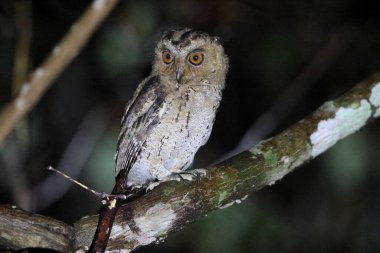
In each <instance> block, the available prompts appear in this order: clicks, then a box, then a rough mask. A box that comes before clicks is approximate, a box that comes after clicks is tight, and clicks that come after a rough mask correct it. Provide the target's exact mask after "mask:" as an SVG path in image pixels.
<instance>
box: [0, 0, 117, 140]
mask: <svg viewBox="0 0 380 253" xmlns="http://www.w3.org/2000/svg"><path fill="white" fill-rule="evenodd" d="M117 2H118V0H94V1H93V3H92V4H91V6H90V7H88V9H87V10H86V11H85V12H84V13H83V14H82V16H81V17H80V18H79V20H78V21H77V22H75V23H74V24H73V25H72V26H71V28H70V30H69V32H68V33H67V34H66V35H65V36H64V37H63V38H62V40H61V41H60V42H59V43H58V44H57V45H56V46H55V47H54V49H53V51H52V52H51V53H50V55H49V56H48V57H47V58H46V59H45V60H44V62H43V63H42V64H41V65H40V66H39V67H38V68H37V69H36V70H34V71H33V72H32V73H31V74H30V76H29V78H28V81H27V82H26V83H24V84H23V85H22V87H21V89H20V92H19V94H18V96H17V97H16V98H15V99H13V100H12V101H11V102H10V103H9V104H8V105H6V106H5V107H4V108H3V109H2V111H1V112H0V143H2V142H3V141H4V139H5V138H6V137H7V136H8V134H9V133H10V132H11V131H12V130H13V129H14V128H15V126H16V125H17V123H18V122H19V121H20V120H21V119H22V118H23V117H24V116H25V115H26V114H27V113H28V112H29V111H30V110H31V109H32V108H33V107H34V105H35V104H36V103H37V102H38V101H39V99H40V98H41V97H42V95H43V94H44V93H45V92H46V91H47V90H48V88H49V87H50V86H51V84H52V82H53V81H54V80H55V79H56V78H57V77H58V75H59V74H60V73H61V72H62V70H63V69H64V68H65V67H66V66H67V65H68V64H69V63H70V62H71V61H72V60H73V59H74V58H75V57H76V56H77V54H78V53H79V52H80V50H81V49H82V47H83V46H84V45H85V44H86V42H87V41H88V39H89V38H90V36H91V35H92V33H93V32H94V31H95V30H96V28H97V27H98V26H99V24H100V23H101V21H103V20H104V18H105V17H106V16H107V14H108V13H109V12H110V11H111V10H112V9H113V7H114V6H115V5H116V3H117Z"/></svg>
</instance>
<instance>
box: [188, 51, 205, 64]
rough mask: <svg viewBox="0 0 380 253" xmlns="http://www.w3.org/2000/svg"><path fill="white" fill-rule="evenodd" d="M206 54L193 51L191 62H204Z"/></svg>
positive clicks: (190, 57)
mask: <svg viewBox="0 0 380 253" xmlns="http://www.w3.org/2000/svg"><path fill="white" fill-rule="evenodd" d="M203 59H204V55H203V54H202V53H201V52H195V53H191V54H190V56H189V62H190V63H191V64H193V65H200V64H201V63H202V62H203Z"/></svg>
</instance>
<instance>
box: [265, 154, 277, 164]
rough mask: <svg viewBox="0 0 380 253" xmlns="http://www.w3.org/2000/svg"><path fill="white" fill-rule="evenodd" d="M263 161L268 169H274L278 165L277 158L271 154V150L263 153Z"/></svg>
mask: <svg viewBox="0 0 380 253" xmlns="http://www.w3.org/2000/svg"><path fill="white" fill-rule="evenodd" d="M264 159H265V163H266V165H268V166H270V167H276V166H277V165H278V156H277V154H276V153H273V151H272V150H268V151H267V152H265V153H264Z"/></svg>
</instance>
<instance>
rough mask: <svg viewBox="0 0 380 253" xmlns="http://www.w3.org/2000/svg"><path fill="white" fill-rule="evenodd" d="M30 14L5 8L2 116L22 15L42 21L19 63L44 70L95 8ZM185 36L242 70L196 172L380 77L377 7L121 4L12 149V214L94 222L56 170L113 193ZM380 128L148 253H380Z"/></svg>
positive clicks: (39, 9)
mask: <svg viewBox="0 0 380 253" xmlns="http://www.w3.org/2000/svg"><path fill="white" fill-rule="evenodd" d="M28 2H29V1H0V106H3V105H4V104H6V103H7V102H8V101H10V99H11V97H12V89H14V88H13V87H14V85H13V84H12V82H13V77H12V75H13V71H14V68H13V65H14V62H15V56H14V55H15V44H16V41H17V38H18V34H19V33H20V25H17V22H16V16H17V15H16V14H18V16H21V17H25V18H26V19H27V20H28V15H30V19H29V21H30V24H31V28H30V32H31V43H30V53H29V54H24V55H23V56H21V57H27V56H28V55H29V59H28V60H27V61H28V62H29V66H30V68H29V69H34V68H35V67H37V66H38V65H39V64H40V63H41V61H42V60H43V59H44V58H45V57H46V56H47V55H48V54H49V52H50V51H51V50H52V48H53V47H54V45H55V43H56V42H57V41H58V40H59V39H60V38H61V37H62V36H63V34H64V33H65V32H66V31H68V30H69V28H70V25H71V24H72V23H73V22H74V21H75V20H76V19H77V18H78V17H79V16H80V14H81V13H82V12H83V10H84V9H85V8H86V6H88V4H89V3H90V1H58V0H51V1H30V2H29V3H31V4H30V6H29V7H28ZM15 4H19V5H21V6H24V7H25V6H27V7H26V8H22V7H21V10H20V8H18V7H17V8H16V7H15ZM178 26H185V27H192V28H195V29H198V30H202V31H205V32H207V33H210V34H212V35H217V36H219V37H220V38H221V41H222V42H223V45H224V46H225V50H226V52H227V54H228V56H229V58H230V63H231V68H230V71H229V73H228V77H227V88H226V90H225V92H224V99H223V101H222V104H221V108H220V110H219V112H218V116H217V120H216V124H215V126H214V131H213V134H212V136H211V138H210V141H209V142H208V144H207V145H206V146H205V147H204V148H202V149H201V151H200V152H199V153H198V155H197V157H196V162H195V166H196V167H199V166H207V165H209V164H211V163H213V162H215V161H217V160H220V159H223V158H225V157H226V156H228V155H226V154H228V153H229V152H231V151H232V150H234V149H235V148H236V147H237V146H238V145H239V143H240V145H239V148H238V150H241V149H242V148H244V147H249V145H253V144H254V143H257V141H259V140H260V139H263V138H266V137H269V136H271V135H273V134H276V133H278V132H280V131H281V130H283V129H286V128H287V127H289V126H290V125H292V124H293V123H295V122H297V121H298V120H300V119H302V118H303V117H305V116H306V115H308V114H309V113H311V112H313V110H315V109H316V108H317V107H318V106H320V105H321V104H322V103H323V102H324V101H327V100H329V99H333V98H335V97H336V96H339V95H341V94H342V93H344V92H345V91H347V90H348V89H350V87H352V86H353V85H355V84H356V83H357V82H358V81H360V80H362V79H364V78H366V77H368V76H369V75H371V74H373V73H374V72H375V71H377V70H378V69H379V68H380V8H379V6H378V4H377V3H376V1H366V0H365V1H355V0H331V1H320V0H311V1H304V0H294V1H282V0H254V1H243V0H221V1H202V0H192V1H177V0H176V1H174V0H171V1H170V0H167V1H154V0H150V1H149V0H139V1H137V0H135V1H121V2H120V3H119V4H118V6H117V7H116V9H115V10H114V11H113V12H112V13H111V15H110V16H109V18H108V19H107V20H106V22H105V23H104V24H103V25H102V26H101V27H100V29H99V30H98V31H97V32H96V33H95V34H94V36H93V37H92V39H91V40H90V42H89V43H88V45H87V46H86V47H85V49H84V50H83V51H82V52H81V53H80V54H79V55H78V57H77V58H76V59H75V60H74V62H73V63H72V64H70V65H69V66H68V67H67V68H66V70H65V71H64V72H63V73H62V74H61V75H60V77H59V78H58V80H57V81H56V82H55V83H54V85H53V86H52V87H51V89H50V90H49V91H48V92H47V93H46V94H45V95H44V96H43V98H42V99H41V101H40V102H39V103H38V105H37V106H36V107H35V108H34V109H33V110H32V111H31V113H30V114H29V115H28V117H27V118H26V119H25V120H24V121H23V122H21V123H20V124H19V126H18V128H17V129H16V131H14V132H13V133H12V135H11V136H10V137H9V138H8V139H7V140H6V141H5V142H4V143H3V144H2V146H1V147H0V203H2V204H6V203H10V204H15V205H18V206H20V207H22V208H23V209H25V210H29V211H33V212H38V213H40V214H43V215H48V216H51V217H54V218H56V219H59V220H62V221H64V222H67V223H73V222H75V221H76V220H78V219H79V218H81V217H82V216H84V215H90V214H94V213H95V212H96V211H97V209H98V207H99V200H98V199H97V198H96V197H94V196H93V195H91V194H90V193H88V192H86V191H84V190H82V189H80V188H79V187H77V186H75V185H73V184H71V183H70V182H68V181H67V180H66V179H64V178H62V177H57V176H56V175H54V176H52V173H50V172H48V171H46V167H47V166H48V165H53V166H55V167H57V168H58V169H60V170H62V171H67V173H69V174H70V175H71V176H73V177H75V178H78V179H79V180H80V181H81V182H83V183H85V184H87V185H89V186H90V187H92V188H94V189H96V190H98V191H107V192H109V191H110V190H111V189H112V184H113V176H114V163H113V154H114V150H115V146H116V139H117V134H118V130H119V122H120V119H121V116H122V113H123V108H124V105H125V103H126V102H127V100H128V99H129V98H130V97H131V95H132V93H133V91H134V89H135V88H136V86H137V84H138V83H139V82H140V81H141V80H142V79H143V78H144V77H145V76H147V75H148V74H149V72H150V62H151V59H152V53H153V48H154V45H155V42H156V41H157V40H158V39H159V38H160V35H161V33H162V31H164V30H165V29H168V28H172V27H178ZM26 59H27V58H26ZM257 119H259V121H257ZM379 127H380V122H379V121H378V120H377V121H374V122H372V123H371V124H369V125H368V126H366V127H365V128H364V129H363V130H361V131H360V132H359V133H357V134H354V135H352V136H350V137H348V138H347V139H345V140H344V141H341V142H339V143H338V144H337V145H335V146H334V147H333V148H332V149H330V150H329V151H328V152H326V153H325V154H323V155H321V156H320V157H318V158H316V159H315V160H313V161H311V162H310V163H308V164H306V165H304V166H302V167H301V168H299V169H297V170H296V171H295V172H294V173H291V174H290V175H288V176H286V177H285V178H284V179H283V180H282V181H281V182H277V183H276V184H275V185H274V186H271V187H267V188H265V189H263V190H262V191H260V192H257V193H254V194H252V195H251V196H250V197H249V198H248V199H247V200H245V201H244V202H243V203H242V204H240V205H235V206H233V207H231V208H228V209H224V210H220V211H216V212H213V213H212V214H210V215H209V216H208V217H206V218H203V219H202V220H201V221H199V222H197V223H196V224H194V225H192V226H190V227H189V228H186V229H184V230H183V231H182V232H179V233H172V234H170V235H169V237H168V239H167V240H166V241H165V243H163V244H160V245H158V246H157V245H153V246H148V247H144V248H142V249H140V250H138V251H136V252H141V253H143V252H170V253H174V252H196V253H203V252H205V253H206V252H208V253H213V252H218V253H230V252H280V251H281V252H379V250H380V186H379V182H380V168H379V167H380V161H379V155H380V142H379V140H380V128H379ZM249 129H251V130H252V131H251V133H250V134H248V135H245V134H246V132H247V131H248V130H249ZM244 136H245V137H244ZM242 139H243V142H241V140H242ZM235 151H236V149H235Z"/></svg>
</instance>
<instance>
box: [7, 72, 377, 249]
mask: <svg viewBox="0 0 380 253" xmlns="http://www.w3.org/2000/svg"><path fill="white" fill-rule="evenodd" d="M379 116H380V72H378V73H376V74H375V75H373V76H372V77H370V78H369V79H367V80H365V81H363V82H361V83H359V84H358V85H357V86H355V87H354V88H353V89H352V90H351V91H349V92H347V93H346V94H344V95H343V96H341V97H339V98H338V99H335V100H333V101H329V102H326V103H324V104H323V105H322V106H321V107H320V108H318V109H317V110H316V111H315V112H314V113H313V114H311V115H310V116H308V117H306V118H305V119H303V120H301V121H300V122H298V123H296V124H295V125H293V126H291V127H290V128H288V129H287V130H285V131H283V132H282V133H280V134H278V135H276V136H274V137H272V138H269V139H267V140H265V141H262V142H260V143H259V144H258V145H256V146H255V147H252V148H251V149H250V150H248V151H245V152H242V153H240V154H239V155H237V156H235V157H232V158H230V159H228V160H226V161H224V162H221V163H219V164H217V165H215V166H213V167H211V168H209V171H208V173H207V175H206V176H204V177H202V178H200V179H199V180H195V181H181V182H176V181H172V182H165V183H163V184H161V185H159V186H158V187H157V188H155V189H154V190H153V191H151V192H149V193H147V194H146V195H144V196H142V197H140V198H138V199H136V200H135V201H133V202H131V203H128V204H126V205H124V206H122V207H121V208H120V210H119V212H118V214H117V216H116V219H115V223H114V226H113V229H112V233H111V237H110V240H109V243H108V247H107V252H121V251H122V252H130V251H133V250H134V249H136V248H138V247H141V246H143V245H148V244H150V243H153V242H156V243H157V242H161V241H162V240H164V239H165V237H166V236H167V235H168V233H169V232H170V231H177V230H180V229H182V228H183V227H185V226H186V225H187V224H189V223H192V222H195V221H196V220H198V219H199V218H200V217H202V216H204V215H206V214H208V213H209V212H211V211H213V210H216V209H221V208H226V207H229V206H231V205H233V204H235V203H240V202H241V201H242V200H244V199H245V198H246V197H247V196H248V194H250V193H252V192H254V191H258V190H260V189H261V188H263V187H264V186H266V185H272V184H274V183H275V182H276V181H277V180H280V179H281V178H283V177H284V176H285V175H286V174H288V173H289V172H291V171H292V170H294V169H295V168H296V167H298V166H300V165H302V164H304V163H305V162H307V161H309V160H311V159H313V158H314V157H316V156H318V155H319V154H321V153H323V152H324V151H326V150H327V149H328V148H330V147H331V146H333V145H334V144H335V143H336V142H337V141H339V140H341V139H343V138H345V137H346V136H348V135H349V134H352V133H354V132H356V131H358V130H359V129H360V128H361V127H363V126H364V125H365V124H366V123H367V122H368V121H369V120H371V119H374V118H376V117H379ZM3 209H4V207H2V208H1V209H0V217H2V216H3V215H4V214H3V213H4V211H2V210H3ZM7 210H8V212H14V213H16V214H17V213H18V212H20V211H15V210H14V209H9V208H8V209H7ZM23 215H25V216H30V220H33V219H35V221H34V220H33V221H34V222H30V223H28V224H29V226H30V228H29V229H25V228H24V229H25V230H24V231H22V233H20V234H17V235H16V234H12V235H9V234H8V233H7V232H6V231H10V230H15V226H18V224H19V222H18V220H19V219H18V216H16V215H14V216H8V218H9V219H10V218H11V219H13V222H8V223H3V222H0V243H1V244H3V245H5V246H6V247H8V248H22V247H36V244H35V243H34V244H33V243H30V244H28V242H29V241H28V240H23V239H22V238H23V237H25V238H28V236H30V234H29V231H32V230H33V229H36V228H41V226H42V224H48V225H47V227H46V228H43V229H45V230H46V234H49V235H51V230H50V229H49V228H50V226H49V224H50V223H54V224H55V223H57V221H54V220H52V219H51V218H47V217H46V218H44V219H46V220H43V222H42V221H41V220H37V219H36V217H41V216H36V215H32V214H26V213H23ZM28 220H29V219H28ZM97 220H98V216H97V215H93V216H88V217H84V218H82V219H80V220H79V221H77V222H76V223H75V224H74V230H72V231H71V230H70V229H69V228H67V226H66V225H62V224H60V225H59V226H58V225H57V226H56V227H57V228H59V229H62V228H65V229H66V230H65V231H68V232H67V238H74V239H73V241H70V240H66V241H65V243H66V244H65V243H63V244H57V243H51V244H50V245H49V246H45V245H46V241H44V240H41V241H43V242H41V244H40V245H39V247H46V248H52V249H57V250H61V249H62V247H65V249H67V248H70V249H71V251H75V252H85V250H86V249H87V247H88V246H89V245H90V243H91V240H92V237H93V234H94V232H95V229H96V224H97ZM0 221H1V220H0ZM16 221H17V222H16ZM25 231H27V233H25ZM62 234H64V235H66V234H65V233H62ZM4 235H5V236H4ZM61 236H62V235H61ZM43 243H44V244H43ZM71 243H72V244H71ZM71 245H72V247H71ZM64 251H65V252H66V250H64Z"/></svg>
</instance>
